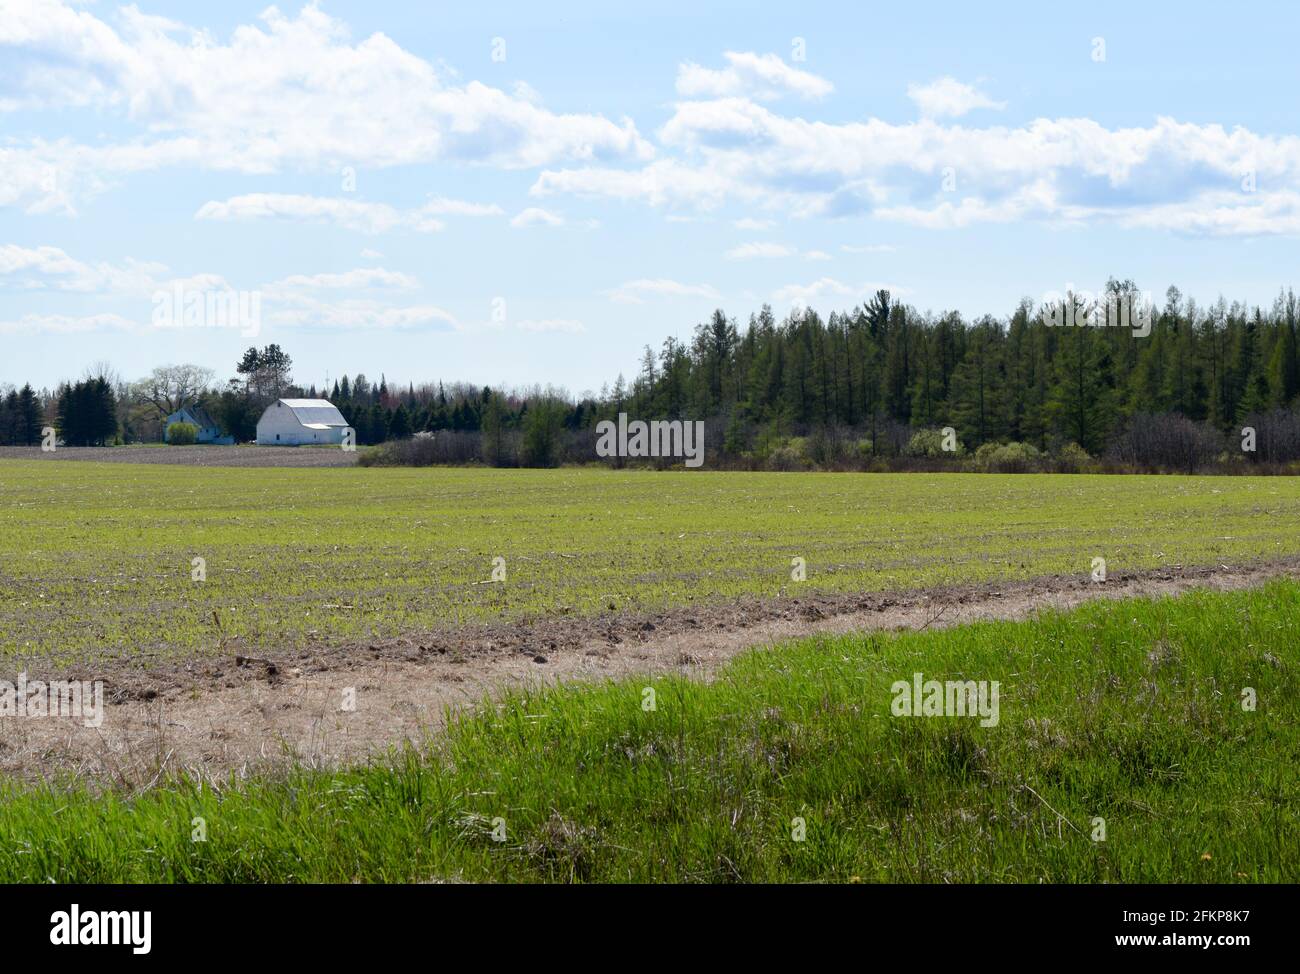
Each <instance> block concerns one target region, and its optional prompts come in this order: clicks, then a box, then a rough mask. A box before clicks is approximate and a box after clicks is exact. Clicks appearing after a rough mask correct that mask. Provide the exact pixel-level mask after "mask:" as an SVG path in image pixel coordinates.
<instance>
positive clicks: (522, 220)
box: [510, 206, 564, 227]
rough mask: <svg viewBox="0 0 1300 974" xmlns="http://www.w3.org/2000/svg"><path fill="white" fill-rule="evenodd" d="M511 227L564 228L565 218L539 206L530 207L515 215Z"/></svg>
mask: <svg viewBox="0 0 1300 974" xmlns="http://www.w3.org/2000/svg"><path fill="white" fill-rule="evenodd" d="M510 225H511V226H512V227H562V226H564V217H562V216H559V215H558V214H555V213H551V212H550V211H549V210H543V209H541V208H540V207H537V206H530V207H528V209H526V210H521V211H520V212H519V213H517V214H515V216H514V218H513V219H512V220H511V221H510Z"/></svg>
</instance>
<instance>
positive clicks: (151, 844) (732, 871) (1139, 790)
mask: <svg viewBox="0 0 1300 974" xmlns="http://www.w3.org/2000/svg"><path fill="white" fill-rule="evenodd" d="M1297 646H1300V585H1297V584H1295V583H1291V582H1277V583H1273V584H1270V585H1269V586H1267V587H1265V588H1262V589H1259V590H1254V591H1245V592H1238V593H1231V594H1210V593H1195V594H1192V595H1188V596H1184V597H1182V598H1179V599H1176V600H1174V599H1162V600H1131V601H1124V602H1113V603H1093V604H1090V605H1088V606H1085V607H1084V608H1082V609H1080V610H1077V611H1074V612H1071V613H1068V614H1053V615H1049V616H1046V617H1044V618H1042V619H1040V620H1037V621H1033V622H1028V623H986V624H979V625H973V626H966V627H962V628H958V629H953V630H948V631H931V632H925V633H911V634H900V635H892V636H885V635H874V636H869V637H868V636H854V637H838V638H817V639H810V640H806V641H801V642H798V643H795V644H791V645H787V646H783V647H780V648H777V649H773V650H766V651H756V652H753V653H750V654H747V655H746V656H744V657H741V658H739V659H737V660H736V661H734V662H733V663H732V664H731V665H730V666H729V667H727V668H726V669H725V670H724V671H723V673H722V674H721V676H720V678H719V679H718V680H717V681H716V682H715V683H712V684H708V685H705V684H701V683H697V682H691V681H688V680H685V679H675V678H674V679H663V680H659V681H657V682H655V683H654V684H653V685H652V688H653V689H654V691H655V698H654V702H655V706H654V709H652V710H647V709H645V706H644V703H645V701H646V699H647V697H646V693H645V686H643V684H642V683H641V682H635V681H633V682H624V683H617V684H608V685H603V686H598V687H567V688H559V689H553V690H549V691H544V692H537V693H533V694H528V695H520V696H514V697H511V698H509V699H507V700H506V701H505V703H504V704H502V705H501V706H499V707H496V708H486V709H485V710H484V711H483V712H481V713H480V714H479V715H477V716H474V717H469V718H466V719H463V720H462V721H460V722H459V723H457V724H456V725H455V726H454V727H453V728H452V730H451V731H450V732H449V733H448V735H447V736H446V738H445V739H443V740H441V741H439V742H437V744H436V745H433V746H432V749H431V750H430V751H429V752H427V753H420V754H416V753H414V752H407V753H405V754H402V755H396V756H394V757H393V758H392V759H391V760H390V761H389V762H387V763H383V764H377V765H374V766H371V767H366V768H358V769H352V770H345V771H340V772H334V773H326V772H319V771H315V772H313V771H306V770H303V771H298V772H295V773H293V774H291V775H289V776H287V777H284V778H279V779H275V780H253V781H251V782H245V783H238V784H236V783H231V784H230V785H229V787H227V788H225V789H223V790H222V791H221V793H220V794H217V793H214V792H213V791H211V790H210V789H207V788H204V789H196V788H194V787H192V786H189V785H185V784H181V785H175V784H172V785H165V786H162V787H159V788H156V789H154V790H152V791H150V792H148V793H146V794H144V795H143V796H141V797H137V798H134V799H127V798H122V797H114V796H99V797H96V796H92V795H90V794H88V793H86V792H83V791H74V792H72V793H67V792H65V791H61V790H36V791H30V790H22V789H19V788H16V787H12V786H6V787H4V788H0V807H3V809H4V812H3V814H2V815H0V880H5V881H13V880H27V881H50V880H53V881H60V882H73V881H76V882H120V881H148V880H154V881H224V882H250V881H353V880H360V881H374V882H381V881H409V880H428V879H439V878H464V879H475V880H481V879H483V880H525V881H527V880H558V881H569V880H580V881H649V880H659V881H665V880H677V881H729V880H743V881H793V880H825V881H835V882H843V881H855V880H861V881H894V882H911V881H929V882H942V881H957V882H981V881H1021V882H1034V881H1038V880H1046V881H1050V882H1097V881H1112V880H1114V881H1129V882H1138V881H1153V882H1198V881H1220V882H1267V881H1274V882H1276V881H1290V882H1294V881H1296V880H1297V879H1300V776H1297V774H1296V768H1297V767H1300V703H1298V701H1300V653H1298V652H1297ZM918 671H919V672H922V673H923V674H924V675H925V677H926V678H927V679H929V678H936V679H940V680H943V679H957V678H960V679H970V680H989V681H992V680H997V681H1000V683H1001V694H1000V720H999V722H998V724H997V726H994V727H982V726H980V723H979V722H978V720H974V719H970V718H962V717H940V718H921V717H911V718H909V717H895V716H891V700H892V696H891V693H890V686H891V684H892V683H893V682H894V681H896V680H910V679H911V678H912V674H913V673H915V672H918ZM1244 688H1253V690H1254V693H1255V695H1256V697H1257V709H1255V710H1253V711H1250V710H1245V709H1243V706H1242V702H1241V701H1242V693H1243V689H1244ZM196 818H202V819H203V820H204V821H203V823H202V827H203V828H206V836H207V841H206V842H196V841H193V838H194V835H195V829H196V827H199V823H196V821H195V819H196ZM797 818H798V819H802V820H803V821H804V823H805V830H806V831H805V832H804V834H803V836H802V838H803V841H797V840H796V838H795V836H794V832H795V830H796V828H797V823H796V822H795V821H794V820H795V819H797ZM1096 819H1104V820H1105V830H1106V834H1105V839H1104V841H1094V838H1093V837H1094V834H1096V833H1095V830H1096V828H1097V823H1096V821H1095V820H1096ZM494 828H495V829H496V830H497V837H501V836H502V835H504V840H505V841H501V842H498V841H495V839H494V836H493V830H494ZM502 830H504V831H503V832H502Z"/></svg>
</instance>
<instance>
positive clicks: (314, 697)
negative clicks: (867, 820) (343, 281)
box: [0, 558, 1300, 789]
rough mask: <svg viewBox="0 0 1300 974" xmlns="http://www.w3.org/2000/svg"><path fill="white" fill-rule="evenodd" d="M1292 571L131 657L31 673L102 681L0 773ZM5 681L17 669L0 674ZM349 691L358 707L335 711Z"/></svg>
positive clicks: (429, 723)
mask: <svg viewBox="0 0 1300 974" xmlns="http://www.w3.org/2000/svg"><path fill="white" fill-rule="evenodd" d="M1279 576H1287V577H1293V578H1300V558H1290V559H1284V560H1281V561H1278V562H1273V563H1270V564H1268V565H1257V566H1241V567H1235V568H1232V567H1228V566H1220V567H1219V568H1208V569H1207V568H1196V569H1183V568H1170V569H1163V570H1160V571H1155V572H1147V573H1141V574H1137V573H1134V574H1129V575H1125V576H1112V577H1111V579H1110V580H1109V581H1108V582H1107V583H1105V584H1104V585H1097V584H1093V583H1091V582H1090V581H1088V580H1086V579H1084V578H1079V577H1064V578H1062V577H1058V578H1047V579H1039V580H1035V581H1032V582H1025V583H1012V584H1002V585H990V586H981V587H971V586H966V587H958V588H946V589H940V590H933V591H929V592H911V593H899V594H870V595H849V596H811V597H806V598H791V599H784V600H768V601H756V600H752V601H745V602H740V603H736V604H733V605H730V606H724V607H717V608H712V609H692V610H679V611H675V612H672V613H665V614H663V615H660V616H656V617H652V618H644V617H639V618H630V617H615V618H606V619H591V620H580V619H563V618H561V619H550V620H546V621H544V622H542V623H538V624H535V625H531V626H509V627H507V626H500V627H492V626H486V627H479V628H475V629H461V630H456V631H452V632H446V633H440V634H430V635H428V636H426V637H424V638H413V639H400V640H396V641H392V642H386V643H382V644H375V645H365V646H354V647H344V648H333V649H328V648H320V649H316V650H308V651H304V652H301V653H296V654H292V655H286V656H282V657H277V658H272V659H252V660H250V659H245V658H243V657H241V656H239V654H238V648H237V647H231V649H230V651H229V652H228V654H227V655H225V656H222V657H220V658H213V659H201V660H191V661H189V662H184V663H176V664H170V665H165V666H161V667H150V668H143V667H140V666H139V665H132V664H131V663H121V664H114V665H113V666H111V667H110V668H107V669H102V670H95V671H82V672H73V673H59V674H53V673H42V672H40V671H39V669H38V666H37V664H35V663H32V664H30V665H29V678H30V679H37V678H42V677H45V676H59V677H63V678H68V677H74V676H75V677H79V678H84V679H102V680H104V682H105V687H106V689H105V696H106V698H107V702H108V703H107V706H106V708H105V709H106V713H105V716H104V720H103V723H102V725H101V726H100V727H99V728H86V727H84V726H82V723H81V722H80V721H77V720H73V719H50V718H46V719H39V720H37V719H6V720H4V721H3V722H0V774H7V775H13V776H17V777H21V778H25V779H28V780H42V779H58V778H64V777H67V776H72V777H77V778H87V779H90V780H93V781H95V782H98V783H103V784H116V785H119V786H123V787H126V788H131V789H134V788H139V787H144V786H147V785H148V784H149V783H150V782H152V781H154V780H156V779H157V778H158V777H160V776H161V775H164V774H170V773H176V772H180V771H182V770H183V771H188V772H189V773H191V774H194V775H196V776H201V777H203V778H205V779H208V780H210V781H215V782H216V783H217V784H218V785H219V784H220V782H221V781H222V780H223V779H224V778H225V777H226V776H228V775H229V774H230V773H231V772H235V773H236V774H246V773H251V772H253V771H256V770H265V769H268V768H274V767H283V766H285V765H288V764H290V763H293V762H301V763H303V764H307V765H312V766H333V765H337V764H341V763H347V762H354V761H359V760H364V759H366V758H368V757H370V756H373V755H375V754H377V753H380V752H382V751H384V750H385V749H387V748H388V747H390V746H392V745H397V744H400V743H401V742H403V741H419V740H421V739H422V738H425V737H427V736H428V735H429V734H432V733H436V732H437V731H438V729H439V728H440V727H441V726H442V725H443V722H444V711H445V709H446V708H452V709H453V710H454V709H457V708H461V707H466V706H474V705H477V704H478V703H479V702H480V701H481V700H482V699H483V698H484V696H485V695H490V694H492V693H494V692H499V691H500V690H501V689H503V688H507V687H519V686H529V685H539V684H543V683H552V682H558V681H564V682H573V681H599V680H604V679H608V678H617V677H621V676H629V675H635V674H647V675H648V674H655V673H664V672H680V673H685V674H688V675H692V676H696V677H700V678H707V677H708V676H709V675H710V674H711V673H712V672H713V671H715V670H716V669H717V667H719V666H720V665H721V664H723V663H725V662H726V661H727V660H728V659H730V658H731V657H732V656H734V655H736V654H737V653H740V652H742V651H744V650H746V649H749V648H753V647H766V646H772V645H773V644H776V643H779V642H781V641H784V640H788V639H792V638H795V637H799V636H805V635H809V634H812V633H819V632H832V633H838V632H847V631H852V630H879V629H901V628H912V629H921V628H932V627H940V626H949V625H954V624H957V623H964V622H971V621H974V620H979V619H991V618H997V619H1019V618H1024V617H1026V616H1028V615H1031V614H1032V613H1034V612H1036V611H1038V610H1040V609H1043V608H1069V607H1071V606H1074V605H1077V604H1079V603H1080V602H1083V601H1085V600H1087V599H1090V598H1120V597H1125V596H1134V595H1153V594H1176V593H1180V592H1184V591H1187V590H1188V589H1191V588H1194V587H1206V588H1212V589H1234V588H1243V587H1248V586H1251V585H1257V584H1260V583H1261V582H1263V581H1265V580H1266V579H1268V578H1271V577H1279ZM3 675H4V676H5V678H8V679H12V678H13V674H8V673H6V674H3ZM349 688H351V689H353V690H354V691H355V696H356V709H355V710H354V711H351V712H349V711H345V710H343V709H342V708H343V699H344V692H345V691H346V690H348V689H349Z"/></svg>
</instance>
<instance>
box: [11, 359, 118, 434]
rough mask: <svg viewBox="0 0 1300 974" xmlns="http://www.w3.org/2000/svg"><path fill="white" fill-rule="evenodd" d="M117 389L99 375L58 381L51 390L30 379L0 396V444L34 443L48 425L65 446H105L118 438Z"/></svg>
mask: <svg viewBox="0 0 1300 974" xmlns="http://www.w3.org/2000/svg"><path fill="white" fill-rule="evenodd" d="M117 413H118V397H117V390H115V389H114V388H113V385H112V383H111V382H109V380H108V379H106V378H105V377H103V376H90V377H87V378H85V379H80V380H78V381H76V382H72V383H66V382H65V383H62V384H60V385H59V387H58V389H57V390H56V391H55V392H54V393H53V394H51V393H48V392H40V393H38V392H36V391H35V390H34V389H33V388H32V386H31V384H30V383H28V384H26V385H24V386H23V387H22V388H21V389H10V390H9V391H8V392H7V393H6V394H4V396H3V398H0V446H38V445H40V443H41V441H42V439H43V437H42V431H43V430H44V429H45V428H46V427H47V426H48V427H52V428H53V429H55V430H56V431H57V433H58V439H59V442H61V443H64V444H66V445H68V446H108V445H111V444H112V443H114V442H116V441H117V440H118V430H119V422H118V416H117Z"/></svg>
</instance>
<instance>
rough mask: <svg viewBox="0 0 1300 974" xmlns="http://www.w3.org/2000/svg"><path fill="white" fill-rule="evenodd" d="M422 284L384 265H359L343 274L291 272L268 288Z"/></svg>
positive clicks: (410, 285) (409, 285) (366, 286)
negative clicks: (387, 268)
mask: <svg viewBox="0 0 1300 974" xmlns="http://www.w3.org/2000/svg"><path fill="white" fill-rule="evenodd" d="M419 284H420V282H419V281H417V280H416V279H415V278H414V277H412V276H411V275H410V274H404V273H402V272H401V271H390V270H385V269H384V268H382V267H359V268H357V269H356V270H351V271H345V272H343V273H341V274H328V273H327V274H291V275H290V276H289V277H286V278H282V279H281V280H279V281H275V282H274V283H272V284H268V285H267V289H268V290H287V289H290V288H329V289H333V290H338V289H341V288H357V289H362V288H377V287H391V288H414V287H418V286H419Z"/></svg>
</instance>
